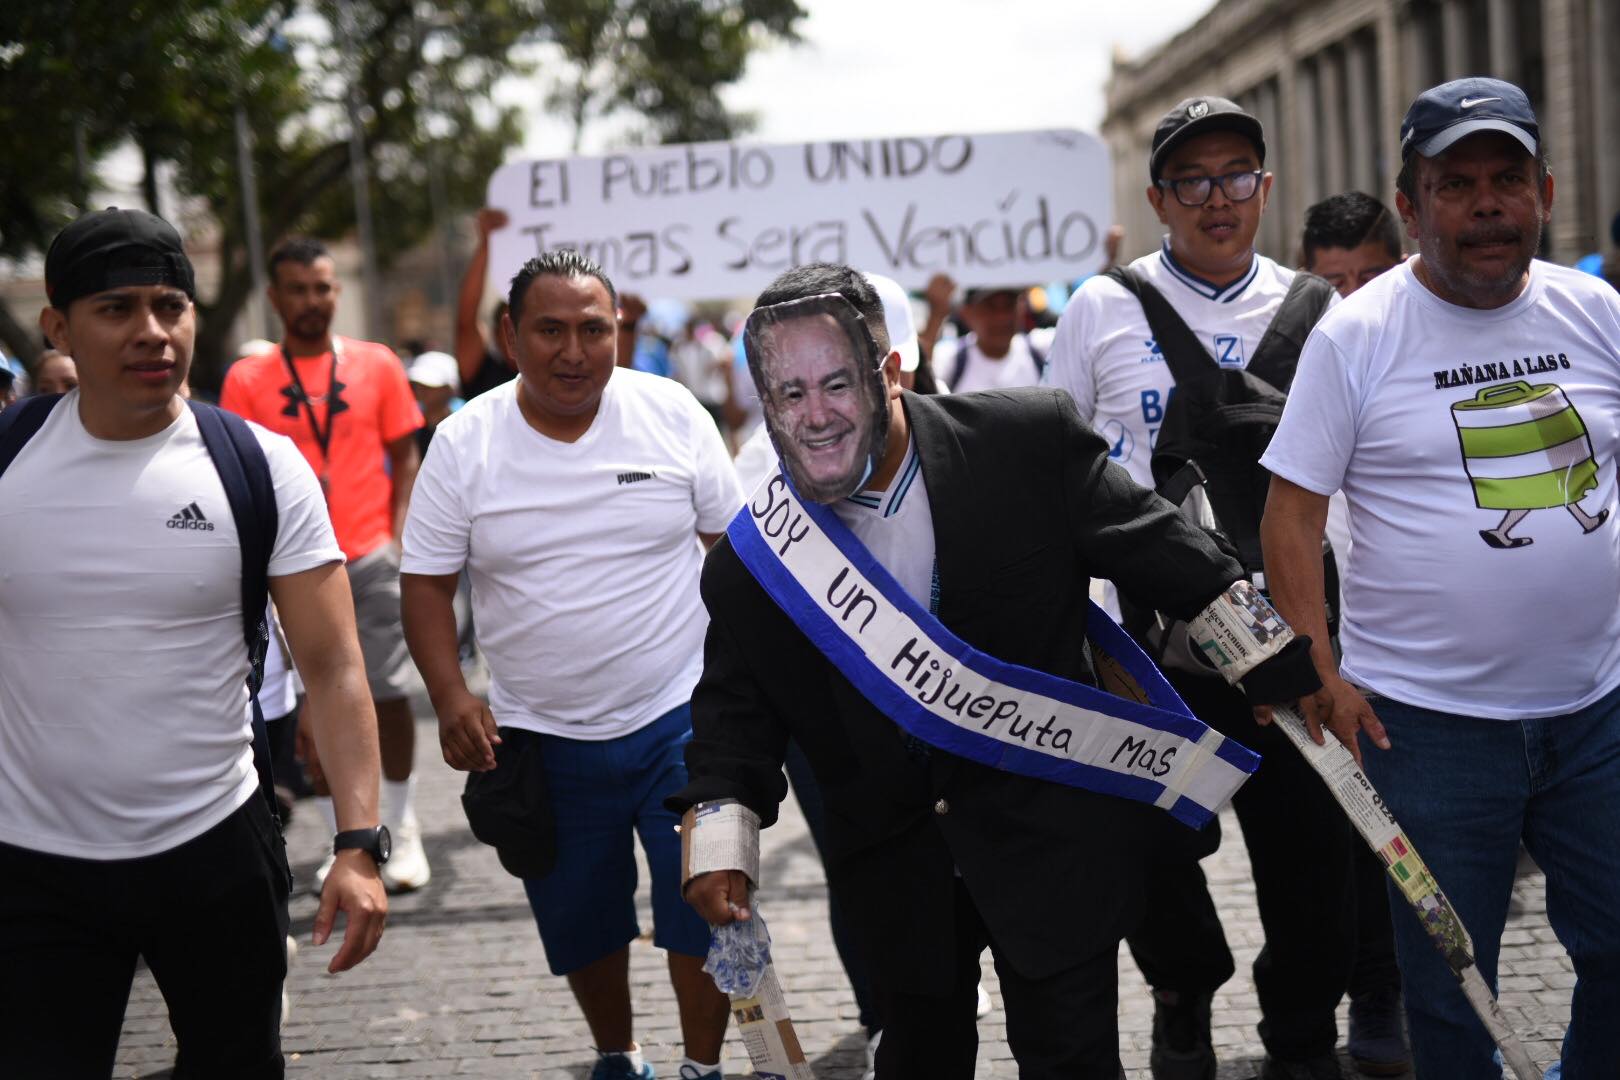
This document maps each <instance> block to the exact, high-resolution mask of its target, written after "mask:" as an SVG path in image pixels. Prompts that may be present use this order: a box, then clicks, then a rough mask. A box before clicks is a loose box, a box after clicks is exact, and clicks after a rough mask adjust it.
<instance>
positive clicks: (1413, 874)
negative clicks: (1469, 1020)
mask: <svg viewBox="0 0 1620 1080" xmlns="http://www.w3.org/2000/svg"><path fill="white" fill-rule="evenodd" d="M1272 717H1273V720H1274V721H1275V723H1276V725H1277V727H1278V728H1279V729H1281V730H1282V733H1283V734H1284V735H1286V736H1288V741H1289V742H1291V743H1293V744H1294V746H1295V747H1297V748H1298V749H1299V752H1300V753H1302V754H1304V755H1305V760H1306V761H1308V762H1310V764H1311V767H1312V768H1313V769H1315V770H1316V771H1317V774H1318V775H1320V776H1321V777H1322V780H1323V781H1324V782H1325V783H1326V784H1327V786H1328V790H1329V791H1331V792H1332V793H1333V797H1334V798H1335V799H1337V800H1338V801H1339V805H1340V806H1342V807H1344V812H1345V814H1346V815H1347V816H1348V817H1349V818H1350V823H1351V824H1352V825H1354V826H1355V827H1356V831H1357V832H1359V833H1361V835H1362V837H1363V838H1365V839H1366V841H1367V843H1368V845H1369V846H1371V847H1372V849H1373V850H1374V851H1375V852H1377V853H1378V857H1379V858H1381V859H1383V860H1384V868H1385V869H1386V871H1387V872H1388V873H1389V876H1390V877H1391V878H1392V879H1393V880H1394V882H1395V884H1396V886H1397V887H1398V888H1399V889H1400V891H1401V895H1402V896H1404V897H1406V902H1407V903H1408V904H1410V905H1411V906H1412V910H1413V911H1414V912H1416V913H1417V917H1418V921H1420V922H1421V923H1422V924H1423V929H1424V930H1426V931H1428V934H1429V938H1430V940H1432V941H1433V942H1434V944H1435V947H1436V948H1438V949H1439V950H1440V954H1441V955H1442V956H1444V957H1445V959H1446V965H1447V966H1448V967H1450V968H1451V973H1452V974H1453V975H1455V976H1456V977H1457V981H1458V983H1460V984H1461V986H1462V992H1463V996H1464V997H1466V998H1467V999H1468V1004H1469V1005H1471V1006H1473V1009H1474V1012H1475V1013H1477V1014H1478V1015H1479V1019H1480V1021H1481V1022H1482V1023H1483V1024H1484V1025H1485V1030H1486V1031H1487V1032H1489V1033H1490V1036H1491V1039H1492V1040H1494V1041H1495V1043H1496V1046H1497V1048H1498V1049H1499V1050H1501V1051H1502V1057H1503V1059H1504V1060H1505V1061H1506V1062H1507V1063H1508V1065H1510V1066H1511V1067H1512V1069H1513V1072H1514V1075H1516V1076H1517V1077H1518V1078H1519V1080H1541V1069H1540V1068H1539V1067H1537V1065H1536V1063H1535V1062H1533V1061H1531V1060H1530V1055H1529V1054H1528V1053H1527V1052H1526V1051H1525V1049H1524V1046H1523V1044H1521V1043H1520V1042H1519V1037H1518V1036H1517V1035H1515V1034H1514V1032H1513V1027H1512V1026H1511V1025H1510V1024H1509V1023H1508V1021H1507V1017H1505V1016H1503V1015H1502V1008H1501V1006H1500V1005H1498V1004H1497V1001H1496V998H1495V996H1494V995H1492V993H1491V988H1490V987H1489V986H1487V985H1486V983H1485V978H1484V976H1482V975H1481V974H1480V973H1479V967H1478V965H1476V964H1475V963H1474V942H1473V939H1472V938H1470V937H1469V936H1468V929H1467V928H1466V927H1465V926H1463V923H1462V920H1461V919H1460V918H1458V917H1457V912H1456V910H1455V909H1454V908H1452V906H1451V902H1450V901H1449V900H1447V899H1446V894H1445V893H1443V892H1441V891H1440V884H1439V882H1437V881H1435V879H1434V875H1433V874H1431V873H1430V872H1429V868H1428V867H1427V866H1425V865H1424V864H1423V859H1422V858H1421V857H1420V856H1419V855H1418V853H1417V849H1416V848H1415V847H1413V846H1412V841H1411V840H1409V839H1408V838H1407V836H1406V833H1405V832H1404V831H1403V830H1402V829H1401V826H1400V823H1399V822H1397V821H1396V820H1395V815H1394V814H1392V813H1391V812H1390V810H1389V807H1388V806H1386V805H1385V804H1384V800H1383V799H1381V798H1379V797H1378V792H1377V791H1375V790H1374V789H1373V786H1372V783H1371V781H1369V780H1368V779H1367V776H1366V774H1365V773H1363V772H1362V771H1361V766H1360V765H1357V764H1356V759H1355V758H1354V757H1352V756H1351V755H1350V751H1349V750H1347V749H1345V747H1344V745H1343V744H1342V743H1340V742H1339V740H1338V739H1336V738H1334V737H1333V736H1332V735H1331V734H1330V735H1329V736H1328V737H1327V739H1326V743H1325V745H1323V746H1318V745H1316V743H1315V742H1314V741H1313V740H1312V739H1311V736H1310V733H1309V732H1308V731H1307V730H1306V729H1305V721H1304V719H1303V718H1302V717H1301V716H1300V715H1299V713H1298V712H1297V711H1295V710H1294V709H1291V708H1285V707H1277V708H1274V709H1273V710H1272Z"/></svg>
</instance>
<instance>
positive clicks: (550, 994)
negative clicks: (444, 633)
mask: <svg viewBox="0 0 1620 1080" xmlns="http://www.w3.org/2000/svg"><path fill="white" fill-rule="evenodd" d="M419 715H421V716H424V717H425V713H424V714H419ZM418 761H419V763H420V764H419V777H420V779H419V793H418V804H419V808H420V815H421V818H422V823H423V829H424V833H425V835H426V842H427V849H428V854H429V858H430V859H431V861H432V865H433V882H432V884H431V885H430V886H429V887H428V888H427V889H425V890H423V891H421V892H420V893H417V894H415V895H410V896H400V897H395V898H393V900H392V909H391V914H390V918H389V924H388V933H387V935H386V936H385V938H384V939H383V944H382V946H381V948H380V949H379V951H378V952H377V953H376V954H375V955H374V956H373V957H372V958H371V959H369V960H368V961H366V962H365V963H364V964H362V965H361V966H360V967H359V968H358V969H356V970H354V971H351V972H348V973H346V974H344V975H342V976H341V977H332V976H328V975H326V974H325V970H324V969H325V964H326V962H327V961H328V959H330V956H331V954H332V951H333V949H334V948H335V944H336V943H335V940H334V943H333V944H330V945H328V946H326V947H324V948H321V949H315V948H312V947H310V946H309V943H308V939H309V933H310V923H311V920H312V918H313V916H314V912H315V901H314V899H313V898H312V897H311V896H310V895H309V893H308V886H309V881H310V878H311V875H312V872H313V871H314V869H315V866H316V864H317V863H318V861H319V858H320V856H321V854H322V848H323V846H324V844H325V842H326V837H325V836H323V835H322V833H323V829H322V826H321V825H320V824H319V822H318V821H317V820H316V815H315V814H314V813H313V812H311V811H309V810H308V808H307V806H303V807H300V812H299V814H298V816H297V820H296V821H295V822H294V823H293V826H292V828H291V830H290V837H289V840H290V850H291V852H292V861H293V868H294V872H295V873H296V875H297V878H298V892H297V894H296V895H295V896H294V898H293V903H292V920H293V927H294V932H295V933H296V934H297V936H298V938H299V941H300V945H301V947H300V949H299V952H298V955H297V957H296V959H295V960H294V961H293V964H292V969H291V974H290V976H289V978H288V983H287V989H288V992H289V994H290V997H291V1002H292V1010H291V1013H290V1015H289V1017H288V1019H287V1023H286V1027H285V1031H284V1036H285V1038H284V1044H285V1049H286V1053H287V1060H288V1073H289V1075H291V1076H306V1077H322V1078H333V1080H349V1078H360V1077H436V1076H490V1077H496V1076H498V1077H514V1078H515V1077H548V1078H549V1077H586V1076H588V1075H589V1072H590V1068H591V1065H592V1063H593V1062H594V1060H595V1055H594V1053H593V1052H592V1051H591V1049H590V1038H589V1035H588V1033H587V1031H586V1028H585V1024H584V1022H583V1020H582V1019H581V1018H580V1015H579V1011H578V1009H577V1007H576V1006H575V1004H574V1000H573V997H572V995H571V994H570V993H569V990H568V987H567V985H566V983H565V982H564V981H563V980H562V979H560V978H557V977H554V976H552V975H551V974H550V972H549V971H548V970H547V968H546V965H545V958H544V955H543V953H542V952H541V948H540V941H539V938H538V936H537V935H536V933H535V928H534V923H533V920H532V917H531V915H530V913H529V907H528V904H527V902H526V900H525V898H524V895H523V889H522V886H521V885H520V884H519V883H518V882H517V881H516V880H515V879H513V878H511V877H508V876H507V875H506V874H505V873H504V872H503V871H502V870H501V868H500V865H499V863H498V862H497V860H496V858H495V854H494V852H493V851H492V850H491V849H488V848H485V847H483V846H481V845H480V844H478V843H477V842H476V841H474V840H473V838H472V836H471V834H470V833H469V832H468V831H467V826H466V821H465V818H464V817H463V816H462V812H461V807H460V803H459V801H458V798H457V797H458V795H459V793H460V790H461V776H460V774H457V773H454V772H452V771H451V770H450V769H449V768H448V767H447V766H446V765H444V763H443V762H442V761H441V760H440V757H439V750H438V738H437V729H436V726H435V725H434V724H433V723H432V722H431V720H429V719H426V718H424V719H420V720H419V721H418ZM1226 838H1227V839H1226V842H1225V844H1224V845H1223V847H1222V849H1221V851H1220V852H1219V853H1218V854H1217V855H1215V856H1214V857H1212V858H1211V859H1209V860H1206V862H1205V863H1204V867H1205V870H1206V872H1207V873H1208V875H1209V879H1210V883H1211V887H1212V889H1213V891H1214V893H1215V898H1216V902H1217V903H1218V904H1219V906H1220V909H1221V915H1222V918H1223V920H1224V922H1225V926H1226V931H1227V936H1228V939H1229V940H1230V942H1231V945H1232V949H1233V952H1234V953H1235V954H1236V955H1237V959H1238V975H1237V977H1235V978H1234V979H1233V980H1232V981H1231V982H1229V983H1228V984H1227V985H1226V987H1225V988H1224V989H1223V991H1222V992H1221V993H1220V994H1219V995H1218V996H1217V997H1216V999H1215V1025H1216V1026H1215V1045H1216V1047H1217V1049H1218V1051H1219V1053H1220V1056H1221V1069H1220V1074H1219V1075H1220V1080H1239V1078H1247V1077H1251V1076H1254V1075H1255V1074H1256V1072H1257V1071H1258V1068H1259V1064H1260V1056H1261V1053H1262V1050H1261V1046H1260V1042H1259V1038H1258V1036H1257V1035H1256V1033H1255V1024H1256V1022H1257V1021H1258V1020H1259V1014H1258V1011H1257V1009H1256V1006H1255V1004H1254V995H1253V986H1252V983H1251V982H1250V980H1249V975H1248V972H1249V966H1250V964H1251V963H1252V962H1253V959H1254V956H1255V953H1256V952H1257V951H1258V949H1259V946H1260V944H1261V930H1260V923H1259V919H1258V917H1257V916H1256V914H1255V911H1254V903H1253V893H1254V888H1253V885H1252V883H1251V882H1250V880H1249V873H1248V864H1247V860H1246V856H1245V854H1244V851H1243V846H1242V843H1241V842H1240V833H1239V830H1238V828H1237V824H1236V822H1235V820H1229V821H1228V822H1227V831H1226ZM763 849H764V862H763V868H762V876H763V877H764V879H765V888H764V891H763V893H762V896H761V904H762V909H763V911H764V912H765V914H766V917H767V918H768V919H769V921H770V926H771V931H772V934H773V937H774V940H775V946H774V956H775V959H776V966H777V970H778V972H779V974H780V976H781V978H782V981H783V983H784V984H785V986H786V990H787V995H788V1000H789V1003H790V1005H791V1008H792V1011H793V1017H794V1020H795V1022H796V1024H797V1026H798V1032H799V1037H800V1040H801V1042H802V1044H803V1045H804V1048H805V1051H806V1053H807V1054H808V1055H809V1057H810V1060H811V1062H812V1065H813V1067H814V1070H815V1074H816V1076H817V1077H822V1078H826V1080H854V1078H857V1077H859V1076H860V1074H861V1070H862V1065H863V1062H864V1055H863V1049H864V1039H863V1037H862V1034H861V1032H860V1030H859V1028H858V1025H857V1024H856V1021H855V1006H854V1001H853V999H852V998H851V996H850V994H849V989H848V986H847V984H846V983H845V981H844V977H843V972H842V969H841V968H840V967H839V963H838V958H837V955H836V953H835V952H834V951H833V947H832V942H831V938H830V936H829V935H828V932H827V922H826V915H827V909H826V892H825V887H824V882H823V877H822V873H821V867H820V864H819V862H818V861H817V859H816V856H815V851H814V849H813V847H812V846H811V843H810V836H809V834H808V832H807V831H806V830H805V827H804V823H803V820H802V818H800V816H799V814H798V808H797V806H796V804H794V803H793V802H792V800H791V799H790V800H789V801H788V803H787V805H785V806H784V808H783V813H782V820H781V822H780V824H778V825H777V826H776V827H774V828H772V829H770V830H769V831H768V832H767V833H766V834H765V837H764V844H763ZM639 908H640V910H641V922H642V927H643V930H644V931H647V935H646V937H645V938H644V939H643V940H642V941H640V942H637V943H636V944H634V945H633V946H632V947H631V979H632V983H633V986H632V993H633V997H634V1002H635V1009H636V1025H637V1030H636V1034H637V1037H638V1038H639V1040H640V1042H641V1045H642V1047H643V1048H644V1050H645V1052H646V1055H647V1059H648V1060H649V1061H650V1062H652V1064H653V1065H654V1066H655V1068H656V1069H657V1070H658V1074H659V1076H661V1077H665V1078H668V1077H673V1076H674V1075H675V1070H676V1068H677V1066H678V1065H679V1063H680V1060H681V1056H682V1055H681V1047H680V1037H679V1030H678V1028H677V1025H676V1019H675V1008H674V1002H673V999H672V996H671V993H670V990H669V983H668V979H667V975H666V971H665V967H664V959H663V956H662V955H661V954H660V953H659V952H658V951H657V950H655V949H654V948H653V946H652V944H651V940H650V931H651V918H650V915H649V914H648V907H647V902H646V875H645V872H643V874H642V888H641V896H640V897H639ZM199 945H201V943H199ZM1502 957H1503V961H1502V1003H1503V1005H1504V1007H1505V1011H1506V1012H1507V1015H1508V1017H1509V1019H1510V1020H1511V1021H1512V1023H1513V1024H1514V1026H1515V1027H1516V1028H1517V1030H1518V1031H1519V1033H1520V1034H1521V1036H1522V1037H1524V1038H1525V1039H1526V1040H1527V1042H1528V1043H1529V1046H1530V1050H1531V1053H1532V1055H1533V1056H1534V1057H1536V1058H1537V1059H1538V1060H1540V1061H1542V1062H1544V1063H1545V1062H1551V1061H1553V1060H1556V1057H1557V1052H1558V1042H1559V1040H1561V1038H1562V1037H1563V1031H1564V1025H1565V1023H1566V1022H1567V1020H1568V1017H1569V1000H1570V989H1571V987H1572V986H1573V984H1574V974H1573V972H1572V970H1571V968H1570V965H1569V962H1568V961H1567V959H1566V958H1565V957H1564V955H1563V951H1562V949H1561V948H1560V947H1559V946H1558V944H1557V942H1556V941H1555V940H1554V938H1553V935H1552V931H1551V930H1550V929H1549V928H1548V926H1547V919H1546V905H1545V898H1544V890H1543V885H1542V879H1541V875H1540V874H1539V873H1530V874H1527V875H1524V876H1522V877H1521V879H1520V882H1519V885H1518V888H1517V892H1516V896H1515V905H1514V914H1513V916H1512V917H1511V919H1510V920H1509V924H1508V932H1507V936H1506V940H1505V944H1504V948H1503V951H1502ZM1120 972H1121V983H1120V1002H1121V1008H1120V1042H1121V1052H1122V1056H1123V1059H1124V1063H1125V1066H1126V1071H1127V1073H1128V1074H1129V1076H1130V1077H1131V1078H1132V1080H1146V1078H1147V1077H1148V1075H1149V1074H1148V1067H1147V1066H1148V1050H1149V1030H1150V1026H1151V1019H1152V1005H1151V1001H1150V999H1149V997H1148V994H1147V991H1146V989H1145V987H1144V986H1143V984H1142V981H1141V978H1140V976H1139V975H1137V973H1136V970H1135V968H1134V966H1132V965H1131V963H1130V961H1129V958H1128V956H1126V957H1123V959H1122V962H1121V966H1120ZM985 975H986V985H987V986H988V988H989V990H990V995H991V998H992V999H993V1000H994V1001H995V1004H996V1009H995V1011H993V1012H992V1013H991V1014H990V1015H989V1017H987V1018H986V1019H985V1020H983V1021H981V1022H980V1025H979V1033H980V1050H979V1070H978V1072H979V1075H981V1076H1015V1075H1016V1066H1015V1065H1014V1063H1013V1061H1012V1059H1011V1056H1010V1052H1009V1050H1008V1048H1007V1042H1006V1025H1005V1022H1004V1019H1005V1018H1004V1015H1003V1013H1002V1012H1001V1009H1000V997H999V993H998V991H997V985H996V979H995V973H994V971H993V969H992V967H991V965H990V963H989V961H988V956H987V957H986V962H985ZM1343 1017H1344V1013H1343V1010H1342V1008H1341V1012H1340V1036H1341V1040H1342V1038H1343V1032H1344V1018H1343ZM173 1054H174V1041H173V1036H172V1035H171V1034H170V1032H169V1026H168V1020H167V1015H166V1011H165V1009H164V1004H163V1000H162V997H161V996H160V995H159V994H158V992H157V989H156V987H155V986H154V984H153V983H152V981H151V979H150V977H149V976H148V975H147V974H146V973H145V972H144V971H142V972H141V973H140V975H139V976H138V977H137V981H136V987H135V992H134V994H133V997H132V999H131V1002H130V1006H129V1012H128V1015H127V1018H126V1021H125V1025H124V1036H123V1041H122V1044H121V1046H120V1050H119V1055H118V1068H117V1075H118V1076H120V1077H160V1076H162V1077H166V1076H168V1075H169V1072H168V1070H169V1067H170V1065H171V1064H172V1061H173ZM725 1066H726V1068H727V1071H728V1073H729V1074H731V1075H739V1076H740V1075H747V1074H748V1072H747V1069H748V1066H747V1058H746V1055H745V1054H744V1053H743V1051H742V1049H741V1047H740V1045H739V1044H738V1043H737V1042H736V1040H735V1039H734V1038H733V1039H731V1040H730V1041H729V1042H728V1044H727V1052H726V1060H725Z"/></svg>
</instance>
